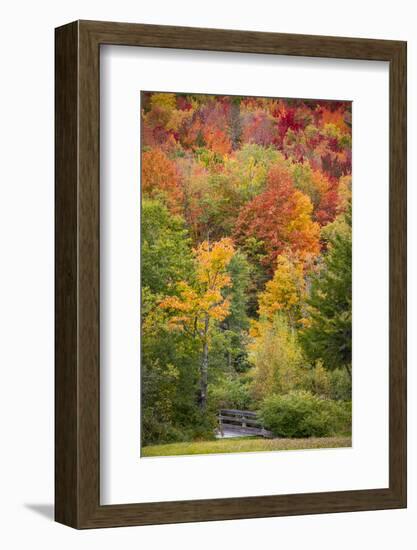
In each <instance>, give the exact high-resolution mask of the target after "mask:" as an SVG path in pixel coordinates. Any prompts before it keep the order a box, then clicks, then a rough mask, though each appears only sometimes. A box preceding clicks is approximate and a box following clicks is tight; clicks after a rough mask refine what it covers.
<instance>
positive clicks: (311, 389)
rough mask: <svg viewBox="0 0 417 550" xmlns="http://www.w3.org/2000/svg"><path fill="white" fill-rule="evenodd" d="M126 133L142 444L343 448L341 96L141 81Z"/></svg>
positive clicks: (348, 234)
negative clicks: (132, 197)
mask: <svg viewBox="0 0 417 550" xmlns="http://www.w3.org/2000/svg"><path fill="white" fill-rule="evenodd" d="M140 131H141V152H140V155H141V182H140V185H141V206H140V215H141V281H140V284H141V365H140V374H141V457H153V456H174V455H201V454H208V453H236V452H239V453H241V452H251V451H252V452H253V451H257V452H261V451H284V450H304V449H317V448H338V447H339V448H340V447H350V446H351V435H352V434H351V424H352V422H351V416H352V413H351V411H352V345H351V341H352V305H351V304H352V298H351V296H352V212H351V199H352V191H351V174H352V103H351V102H350V101H339V100H337V101H329V100H320V99H299V98H268V97H251V96H228V95H204V94H191V93H172V92H161V91H144V92H141V120H140ZM138 184H139V182H138ZM138 368H139V366H138Z"/></svg>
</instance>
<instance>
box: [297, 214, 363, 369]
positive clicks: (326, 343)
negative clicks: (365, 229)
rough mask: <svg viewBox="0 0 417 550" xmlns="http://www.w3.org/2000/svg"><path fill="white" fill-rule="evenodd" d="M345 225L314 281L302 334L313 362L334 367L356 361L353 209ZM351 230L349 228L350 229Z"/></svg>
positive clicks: (346, 218) (332, 241)
mask: <svg viewBox="0 0 417 550" xmlns="http://www.w3.org/2000/svg"><path fill="white" fill-rule="evenodd" d="M344 218H345V227H344V228H340V230H339V231H337V232H336V233H335V234H333V235H332V236H331V237H330V242H329V246H328V251H327V253H326V255H325V256H324V259H323V263H322V265H321V267H320V269H319V271H318V273H317V274H316V275H315V276H314V277H313V280H312V282H311V295H310V298H309V300H308V304H309V308H308V309H309V318H308V323H307V326H306V328H305V329H304V330H303V332H302V334H301V341H302V343H303V346H304V349H305V352H306V354H307V356H308V357H309V358H310V359H311V361H315V360H317V359H321V360H322V361H323V364H324V366H325V367H326V368H327V369H329V370H333V369H336V368H337V367H341V366H343V367H345V368H346V369H347V370H348V372H349V373H350V372H351V364H352V231H351V227H352V224H351V213H350V210H349V211H348V212H347V213H346V214H345V216H344ZM346 229H348V230H346Z"/></svg>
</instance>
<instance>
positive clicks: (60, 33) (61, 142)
mask: <svg viewBox="0 0 417 550" xmlns="http://www.w3.org/2000/svg"><path fill="white" fill-rule="evenodd" d="M104 44H117V45H129V46H136V47H140V46H143V47H158V48H180V49H190V50H210V51H224V52H243V53H262V54H272V55H291V56H307V57H323V58H343V59H359V60H374V61H387V62H389V85H390V99H389V108H390V115H389V116H390V119H389V120H390V135H389V142H390V146H389V155H390V157H389V178H390V181H389V186H390V187H389V205H390V213H389V263H390V265H389V487H387V488H382V489H369V490H354V491H337V492H324V493H311V494H293V495H267V496H257V497H245V498H223V499H210V500H191V501H178V502H155V503H142V504H134V503H133V504H123V505H100V495H99V488H100V482H99V479H100V460H99V459H100V453H99V446H100V420H99V419H100V399H99V397H100V393H99V388H100V368H99V366H100V356H99V349H100V346H99V290H100V286H99V285H100V280H99V250H100V247H99V238H100V235H99V200H100V182H99V173H100V170H99V163H100V159H99V133H100V128H99V98H100V90H99V82H100V78H99V57H100V46H101V45H104ZM55 45H56V62H55V63H56V65H55V77H56V96H55V109H56V141H55V144H56V153H55V154H56V161H55V163H56V164H55V170H56V199H55V200H56V260H55V261H56V264H55V265H56V268H55V269H56V332H55V346H56V351H55V354H56V355H55V357H56V361H55V364H56V367H55V369H56V370H55V519H56V521H58V522H61V523H63V524H66V525H69V526H71V527H75V528H98V527H117V526H127V525H145V524H158V523H175V522H191V521H209V520H225V519H237V518H257V517H266V516H288V515H295V514H319V513H329V512H349V511H351V512H353V511H359V510H380V509H387V508H404V507H406V479H407V478H406V204H407V199H406V65H407V59H406V43H405V42H400V41H386V40H368V39H357V38H334V37H327V36H307V35H294V34H275V33H260V32H248V31H229V30H217V29H198V28H186V27H169V26H156V25H141V24H130V23H129V24H124V23H110V22H93V21H76V22H73V23H70V24H68V25H65V26H62V27H59V28H57V29H56V35H55Z"/></svg>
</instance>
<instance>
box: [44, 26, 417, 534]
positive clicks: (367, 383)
mask: <svg viewBox="0 0 417 550" xmlns="http://www.w3.org/2000/svg"><path fill="white" fill-rule="evenodd" d="M406 64H407V60H406V43H405V42H399V41H386V40H371V39H357V38H335V37H326V36H306V35H292V34H275V33H259V32H250V31H230V30H218V29H198V28H186V27H168V26H155V25H142V24H124V23H110V22H93V21H77V22H74V23H70V24H68V25H65V26H63V27H59V28H58V29H56V340H55V343H56V372H55V375H56V392H55V396H56V410H55V412H56V416H55V422H56V432H55V435H56V442H55V449H56V461H55V465H56V466H55V468H56V470H55V477H56V500H55V511H56V512H55V517H56V521H59V522H61V523H64V524H66V525H69V526H71V527H75V528H99V527H116V526H127V525H145V524H158V523H175V522H191V521H209V520H224V519H237V518H240V519H242V518H255V517H267V516H285V515H296V514H318V513H330V512H348V511H361V510H380V509H387V508H404V507H405V506H406V203H407V201H406Z"/></svg>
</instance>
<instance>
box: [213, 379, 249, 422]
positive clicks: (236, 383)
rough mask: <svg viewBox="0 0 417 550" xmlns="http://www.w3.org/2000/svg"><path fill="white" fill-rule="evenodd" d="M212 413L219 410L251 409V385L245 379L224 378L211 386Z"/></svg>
mask: <svg viewBox="0 0 417 550" xmlns="http://www.w3.org/2000/svg"><path fill="white" fill-rule="evenodd" d="M209 403H210V412H212V413H214V414H217V411H218V410H219V409H249V408H250V406H251V397H250V394H249V385H248V383H247V380H246V379H245V378H244V377H242V376H241V377H226V376H225V377H224V378H221V379H220V380H219V381H218V382H217V383H216V384H210V385H209Z"/></svg>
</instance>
